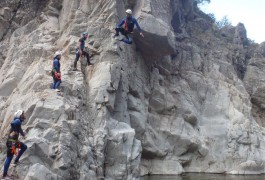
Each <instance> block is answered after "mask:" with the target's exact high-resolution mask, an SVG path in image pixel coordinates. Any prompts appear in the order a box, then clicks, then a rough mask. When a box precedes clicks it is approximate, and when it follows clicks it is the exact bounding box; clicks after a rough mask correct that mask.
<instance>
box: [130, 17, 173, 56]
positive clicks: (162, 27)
mask: <svg viewBox="0 0 265 180" xmlns="http://www.w3.org/2000/svg"><path fill="white" fill-rule="evenodd" d="M139 23H140V26H141V28H142V30H143V34H144V38H142V37H141V36H140V35H139V33H138V32H135V41H136V45H137V48H138V49H139V50H140V51H141V52H142V54H143V55H144V56H145V57H163V56H166V55H170V54H173V53H174V44H175V36H174V33H173V32H172V30H171V27H170V26H168V25H167V24H165V23H164V22H163V21H161V20H159V19H156V18H155V17H154V16H152V15H149V14H144V15H143V18H142V19H139Z"/></svg>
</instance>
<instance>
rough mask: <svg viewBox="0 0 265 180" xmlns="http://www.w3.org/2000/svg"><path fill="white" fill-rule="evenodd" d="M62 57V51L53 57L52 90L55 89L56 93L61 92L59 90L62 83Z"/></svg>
mask: <svg viewBox="0 0 265 180" xmlns="http://www.w3.org/2000/svg"><path fill="white" fill-rule="evenodd" d="M61 57H62V52H61V51H56V52H55V54H54V57H53V66H52V77H53V85H52V89H55V91H57V92H60V90H59V89H58V88H59V87H60V84H61V82H62V80H61V70H60V66H61V63H60V59H61Z"/></svg>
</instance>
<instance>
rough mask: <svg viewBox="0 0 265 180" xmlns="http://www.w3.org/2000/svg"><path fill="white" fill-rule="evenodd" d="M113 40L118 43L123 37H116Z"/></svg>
mask: <svg viewBox="0 0 265 180" xmlns="http://www.w3.org/2000/svg"><path fill="white" fill-rule="evenodd" d="M115 39H116V40H118V41H121V40H122V39H123V37H122V36H117V37H115Z"/></svg>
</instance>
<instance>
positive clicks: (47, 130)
mask: <svg viewBox="0 0 265 180" xmlns="http://www.w3.org/2000/svg"><path fill="white" fill-rule="evenodd" d="M40 7H42V8H40V9H37V10H36V7H35V6H33V7H32V8H33V10H35V11H34V12H36V13H35V14H34V16H22V15H23V13H25V12H24V11H26V10H24V11H23V9H21V8H19V11H18V12H17V13H18V14H15V16H14V18H13V19H12V21H10V20H11V19H10V17H12V11H10V10H9V9H8V8H7V6H4V5H2V6H1V9H0V30H1V31H0V37H1V36H2V37H3V39H2V41H1V42H0V47H1V48H0V49H1V50H0V65H1V69H0V114H1V119H2V120H1V122H0V125H1V132H3V133H1V134H2V137H1V149H2V150H3V152H4V150H5V146H4V142H5V137H6V136H5V135H6V134H7V132H8V126H9V124H10V122H11V121H12V118H13V113H14V111H15V110H17V109H23V110H25V114H26V117H27V121H26V124H25V125H23V128H24V129H26V130H27V132H28V133H27V138H26V140H25V143H26V144H27V145H28V150H27V151H26V152H25V154H24V155H23V156H22V158H21V161H22V162H23V166H19V167H17V168H16V172H17V174H18V176H19V179H140V176H142V175H146V174H181V173H183V172H206V173H228V174H260V173H264V162H265V159H264V157H265V156H264V155H265V151H264V149H265V143H264V140H263V139H264V133H265V130H264V128H263V126H264V124H265V122H264V118H263V117H264V116H265V115H264V113H263V109H264V97H265V95H264V93H263V91H264V87H265V86H264V82H263V78H262V77H263V75H264V70H263V66H264V65H263V64H264V62H265V58H264V54H265V53H264V44H260V45H258V44H255V43H251V42H249V40H248V39H247V36H246V29H245V28H244V25H243V24H239V25H238V26H237V27H227V28H226V29H221V30H220V29H218V28H217V27H215V25H214V24H213V22H212V21H211V20H210V19H209V17H207V16H206V15H205V14H203V13H202V12H201V11H200V10H199V9H198V8H197V6H196V5H195V3H194V1H193V0H174V1H172V0H163V1H160V0H145V1H143V0H124V1H115V0H76V1H72V0H60V1H57V0H49V1H48V0H47V1H45V3H44V1H43V4H42V6H40ZM34 8H35V9H34ZM126 8H131V9H133V12H134V16H135V17H136V18H137V19H138V22H139V24H140V25H141V27H142V29H143V33H144V35H145V38H141V37H140V36H139V35H138V32H137V31H135V33H134V34H133V36H134V37H133V39H134V43H133V44H132V45H126V44H123V43H122V42H116V41H115V40H114V39H113V38H112V36H113V28H114V27H115V25H116V23H117V22H118V21H119V20H120V19H121V18H122V17H123V16H125V13H124V9H126ZM30 10H32V9H30ZM27 12H28V10H27ZM10 13H11V14H10ZM18 17H23V18H24V19H23V18H22V20H23V21H21V22H17V23H16V24H14V23H15V22H16V20H17V19H16V18H18ZM6 24H10V25H12V26H10V27H12V28H10V29H8V31H7V29H5V28H6V26H7V25H6ZM15 25H16V26H15ZM4 31H5V32H8V33H5V35H4V36H3V34H2V33H3V32H4ZM83 31H87V32H88V34H89V40H88V41H89V42H88V43H87V44H88V49H89V52H90V54H91V56H92V57H91V61H92V63H94V65H93V66H88V67H87V66H86V63H85V60H84V59H82V58H81V60H80V63H79V64H78V69H79V71H72V64H73V60H74V58H75V54H74V49H75V47H76V44H77V43H78V39H79V36H80V34H81V33H82V32H83ZM59 49H60V50H62V51H63V59H62V60H61V71H62V81H63V82H62V85H61V89H62V92H61V93H57V92H55V91H53V90H51V89H50V84H51V82H52V79H51V77H50V70H51V65H52V57H53V53H54V52H55V51H56V50H59ZM4 158H5V154H4V153H2V154H1V155H0V159H1V162H3V161H4Z"/></svg>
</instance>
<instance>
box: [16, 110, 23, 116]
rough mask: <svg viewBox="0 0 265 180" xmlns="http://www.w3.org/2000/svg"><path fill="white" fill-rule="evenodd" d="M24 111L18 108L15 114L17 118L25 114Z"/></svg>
mask: <svg viewBox="0 0 265 180" xmlns="http://www.w3.org/2000/svg"><path fill="white" fill-rule="evenodd" d="M23 112H24V111H22V110H17V111H16V112H15V114H14V116H15V118H20V116H21V115H22V114H23Z"/></svg>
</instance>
